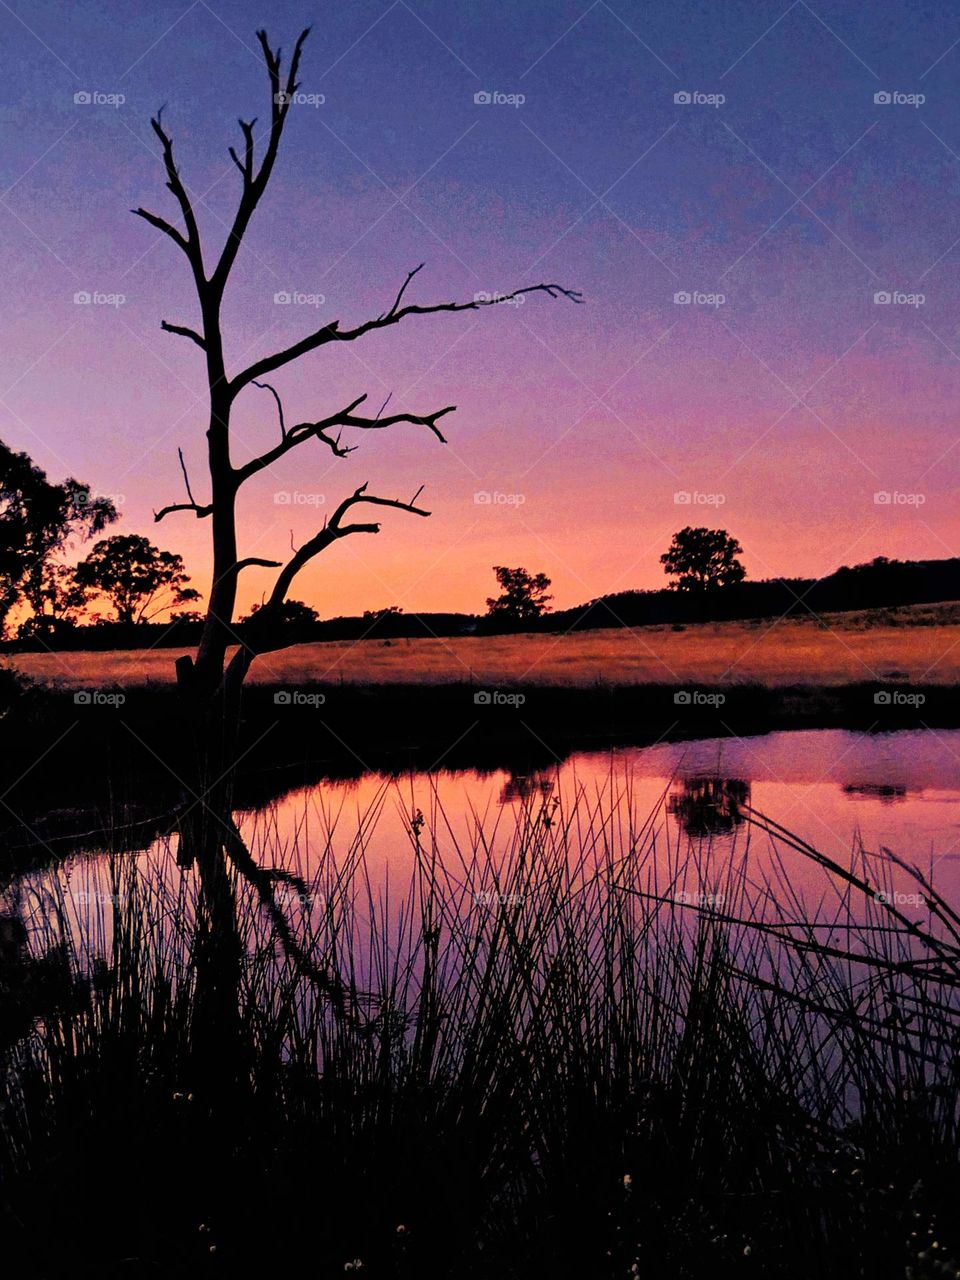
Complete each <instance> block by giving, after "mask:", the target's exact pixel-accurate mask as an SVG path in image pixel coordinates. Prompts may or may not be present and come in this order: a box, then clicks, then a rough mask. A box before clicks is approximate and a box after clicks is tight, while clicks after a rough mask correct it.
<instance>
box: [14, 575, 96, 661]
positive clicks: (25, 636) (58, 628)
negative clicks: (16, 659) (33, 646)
mask: <svg viewBox="0 0 960 1280" xmlns="http://www.w3.org/2000/svg"><path fill="white" fill-rule="evenodd" d="M31 595H32V599H31V601H30V604H31V607H32V609H33V612H32V613H31V615H30V617H29V618H25V619H24V621H23V622H21V624H20V626H19V627H18V628H17V636H18V637H19V639H21V640H33V639H43V640H46V641H47V642H48V643H54V642H55V641H56V640H57V639H58V638H59V637H60V636H62V635H63V634H64V633H65V632H69V631H72V630H73V628H74V627H75V626H76V625H77V622H78V621H79V620H80V615H81V614H82V612H83V608H84V605H85V604H86V600H87V593H86V590H85V589H84V588H83V587H81V586H80V585H79V584H78V583H77V580H76V571H75V570H74V569H73V568H71V567H70V565H66V564H60V563H57V562H54V563H47V564H45V565H44V566H43V570H42V572H41V574H40V582H39V585H38V586H37V587H36V588H35V589H34V590H33V591H32V593H31Z"/></svg>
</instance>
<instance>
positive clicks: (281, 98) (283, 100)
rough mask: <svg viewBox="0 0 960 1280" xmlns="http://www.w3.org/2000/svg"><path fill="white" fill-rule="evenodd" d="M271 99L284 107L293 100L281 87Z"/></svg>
mask: <svg viewBox="0 0 960 1280" xmlns="http://www.w3.org/2000/svg"><path fill="white" fill-rule="evenodd" d="M273 100H274V102H275V103H276V104H277V106H278V107H285V106H287V105H288V104H289V103H290V102H292V101H293V99H292V98H291V96H290V94H289V93H284V92H283V90H282V89H281V90H280V92H279V93H275V94H274V95H273Z"/></svg>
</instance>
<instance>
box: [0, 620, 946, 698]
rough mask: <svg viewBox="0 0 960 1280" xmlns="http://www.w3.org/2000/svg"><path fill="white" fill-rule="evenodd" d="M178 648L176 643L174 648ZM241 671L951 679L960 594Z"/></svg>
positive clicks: (364, 676) (305, 660)
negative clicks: (941, 600) (953, 600)
mask: <svg viewBox="0 0 960 1280" xmlns="http://www.w3.org/2000/svg"><path fill="white" fill-rule="evenodd" d="M180 652H181V651H180V650H172V649H149V650H129V651H116V652H107V653H96V652H93V653H91V652H64V653H23V654H17V655H16V656H15V657H11V659H10V661H11V662H12V663H15V665H16V667H17V669H18V670H21V671H23V672H24V673H25V674H26V675H28V676H31V677H33V678H34V679H36V680H40V681H45V682H48V683H52V684H60V685H62V686H64V687H65V688H72V689H84V688H87V689H88V688H91V687H106V686H111V685H122V686H131V685H141V684H149V683H160V684H169V683H172V682H173V679H174V662H175V660H176V658H177V657H178V656H179V654H180ZM183 652H186V650H184V651H183ZM250 679H251V680H252V681H254V682H257V681H260V682H265V683H268V684H277V685H281V686H282V685H298V684H306V683H310V682H330V683H336V682H339V681H341V680H342V681H347V682H351V683H358V684H402V683H451V682H461V683H464V682H470V681H472V682H474V683H476V684H479V685H481V686H483V685H494V686H496V685H497V684H498V683H503V684H556V685H567V686H581V687H583V686H589V685H592V684H595V683H597V682H598V681H599V682H605V683H609V684H646V683H667V684H669V683H673V684H681V685H697V684H706V685H717V684H740V683H747V682H750V683H757V684H761V685H765V686H767V687H778V686H786V685H791V684H804V683H806V684H815V685H821V686H822V685H843V684H851V683H857V682H862V681H870V680H880V681H884V680H890V681H901V682H904V683H918V684H943V685H949V684H956V683H958V682H960V605H957V604H948V605H910V606H904V607H903V608H897V609H875V610H865V611H863V612H860V613H838V614H827V615H825V616H824V618H823V619H819V618H814V617H808V618H805V619H799V618H784V619H781V620H770V619H762V620H755V621H750V622H718V623H702V624H699V625H692V626H687V627H679V626H675V627H643V628H624V629H621V630H601V631H577V632H573V633H571V634H570V635H551V634H532V633H531V634H523V635H496V636H483V637H449V638H444V637H437V638H434V639H415V640H403V639H397V640H391V641H387V642H385V641H383V640H373V639H368V640H360V641H356V640H353V641H344V642H340V643H335V642H322V643H313V644H299V645H294V646H292V647H291V648H289V649H282V650H279V651H277V652H273V653H268V654H264V655H261V656H260V657H259V658H258V659H257V661H256V662H255V663H254V665H253V668H252V670H251V674H250Z"/></svg>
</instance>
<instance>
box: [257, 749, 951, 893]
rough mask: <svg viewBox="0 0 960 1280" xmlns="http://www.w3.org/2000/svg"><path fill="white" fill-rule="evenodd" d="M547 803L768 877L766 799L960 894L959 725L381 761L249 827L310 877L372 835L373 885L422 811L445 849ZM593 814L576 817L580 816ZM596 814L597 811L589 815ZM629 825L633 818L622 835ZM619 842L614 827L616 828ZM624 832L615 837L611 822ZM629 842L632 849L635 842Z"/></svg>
mask: <svg viewBox="0 0 960 1280" xmlns="http://www.w3.org/2000/svg"><path fill="white" fill-rule="evenodd" d="M538 810H539V811H540V812H541V813H543V814H544V815H545V816H547V817H550V816H551V815H553V819H552V820H553V821H554V824H555V825H557V826H559V825H562V824H563V822H564V821H565V820H566V822H567V823H568V824H569V826H570V831H571V836H572V837H573V838H572V839H571V844H573V845H575V844H576V838H575V836H576V832H577V831H578V830H582V826H583V823H584V822H586V823H587V825H588V826H589V828H590V832H591V839H596V838H597V832H598V831H600V830H601V829H603V830H604V831H605V832H607V833H608V834H609V833H612V832H613V830H614V828H615V827H616V826H617V824H618V823H620V824H621V825H622V823H623V822H624V821H626V819H625V818H624V814H625V813H626V814H628V815H629V825H631V827H632V829H633V830H634V831H636V830H637V829H638V828H639V827H640V826H642V825H644V824H649V825H648V834H649V840H650V841H654V842H655V841H656V840H657V839H659V840H660V841H661V843H662V844H663V845H664V846H665V847H667V848H671V847H673V848H677V847H679V846H680V845H681V844H683V843H684V842H685V841H686V842H689V841H688V838H690V839H692V840H693V841H695V842H698V843H699V844H700V845H701V846H703V845H704V844H706V845H708V846H709V850H710V856H711V857H712V858H714V859H716V860H717V861H721V860H723V859H724V858H725V857H728V856H729V855H730V854H731V851H736V854H737V856H738V857H744V856H745V857H747V858H749V859H752V860H753V861H754V862H755V863H756V868H755V869H756V871H757V873H758V874H759V875H763V874H764V873H765V872H766V871H769V869H770V865H769V864H770V863H771V858H772V855H773V851H772V849H771V843H770V841H769V839H766V840H764V839H762V838H758V837H757V835H756V833H755V832H754V833H753V834H752V835H751V833H750V832H749V831H748V830H747V826H748V824H746V823H745V822H744V814H745V811H747V810H754V811H759V812H760V813H761V814H764V815H765V816H766V817H768V818H771V819H773V820H774V821H775V822H777V823H779V824H780V825H781V826H783V827H786V828H788V829H789V830H790V831H791V832H792V833H793V834H795V835H797V836H800V837H801V838H802V839H804V840H806V841H807V842H809V843H810V844H812V845H813V846H814V847H815V848H816V849H818V850H819V851H820V852H822V853H824V854H826V855H827V856H829V857H830V858H833V859H834V860H836V861H837V862H840V863H841V864H843V865H845V866H849V865H850V860H851V855H852V851H853V850H854V848H856V847H858V846H859V845H860V844H862V846H863V848H864V849H865V850H867V851H868V853H876V854H879V853H881V852H882V851H884V850H889V851H891V852H892V853H893V854H895V855H897V856H898V857H899V858H901V859H903V860H905V861H906V862H908V863H910V864H913V865H916V866H919V867H920V868H921V870H922V871H923V872H924V874H926V875H928V876H932V878H933V881H934V883H935V885H936V887H937V888H938V889H939V890H940V892H942V893H944V894H945V895H946V896H947V897H949V898H950V899H951V900H952V901H954V902H956V901H960V730H947V731H940V730H930V729H923V730H910V731H903V732H898V733H890V734H883V735H880V734H868V733H861V732H852V731H845V730H823V731H799V732H782V733H771V734H765V735H762V736H757V737H751V738H725V739H709V740H701V741H688V742H681V743H663V744H660V745H657V746H647V747H631V748H619V749H615V750H608V751H602V752H583V753H578V754H574V755H572V756H571V757H570V758H568V759H567V760H565V761H563V762H560V763H558V764H557V765H556V766H555V767H553V768H550V769H545V770H542V771H539V772H536V773H531V774H523V775H519V774H517V773H511V772H509V771H507V770H498V771H493V772H484V773H480V772H476V771H463V772H456V773H451V772H444V771H442V770H441V771H438V772H435V773H432V774H427V773H414V774H408V775H405V776H403V777H393V778H390V777H385V776H384V775H377V774H367V775H365V776H364V777H362V778H360V779H359V780H357V781H353V782H349V783H344V782H325V783H321V784H319V785H317V786H313V787H309V788H304V789H302V790H299V791H293V792H290V793H288V794H287V795H285V796H284V797H282V798H281V799H280V800H278V801H276V802H275V803H274V805H273V806H271V808H270V810H269V815H267V814H266V813H264V812H260V813H258V814H253V813H251V814H247V815H245V817H244V819H243V823H242V826H243V829H244V832H245V834H246V835H247V837H248V839H249V840H250V843H251V847H252V848H253V849H254V851H255V852H256V853H258V855H259V856H264V853H265V851H266V849H268V848H272V849H273V850H276V849H277V847H278V845H279V846H282V848H283V850H284V853H285V855H286V856H287V857H292V859H293V860H294V861H295V862H296V864H297V866H298V868H299V869H300V871H301V872H302V873H303V874H304V875H305V876H306V878H308V879H309V878H310V873H311V870H312V867H313V865H314V864H315V861H316V858H317V856H319V851H320V850H322V849H326V848H328V847H335V846H336V845H337V844H338V843H340V842H341V841H347V840H356V839H357V833H358V832H362V833H363V834H362V840H361V843H362V848H363V855H364V858H365V860H366V863H367V866H368V868H369V870H370V873H371V877H372V880H373V881H374V883H376V884H379V885H383V884H386V883H387V882H388V880H390V879H395V878H397V877H399V879H400V881H402V880H403V879H404V878H405V876H406V874H407V873H408V871H409V868H410V866H411V865H412V858H411V838H410V826H411V820H412V819H413V818H414V817H415V815H416V814H417V813H418V812H419V813H421V814H422V815H423V819H424V828H423V829H424V833H425V835H424V839H425V840H426V841H427V842H428V843H430V842H432V844H433V845H434V847H435V848H436V850H437V852H438V855H439V856H440V857H441V858H443V857H444V856H445V851H446V854H447V856H452V851H453V850H457V851H459V852H458V856H459V855H461V854H462V853H463V850H464V849H465V848H466V849H470V848H475V847H476V845H477V838H478V832H481V831H482V833H483V839H484V842H485V843H486V844H487V846H488V847H489V848H491V849H495V848H496V846H497V843H498V841H499V842H500V844H503V843H504V842H506V841H508V839H509V832H510V831H511V829H515V827H516V822H517V820H518V817H519V816H520V815H522V814H523V813H524V812H528V811H533V812H534V813H535V812H537V811H538ZM575 811H579V814H578V815H577V816H571V815H574V814H575ZM584 815H586V816H584ZM620 834H621V837H622V830H621V832H620ZM602 838H603V839H607V835H604V836H603V837H602ZM610 841H611V843H613V844H616V840H615V839H614V838H613V836H612V834H610ZM622 851H623V849H621V852H622ZM775 861H776V863H777V875H779V876H782V875H784V874H786V876H787V877H788V879H789V880H790V881H791V883H792V885H793V887H794V888H800V889H804V890H809V891H813V892H818V891H819V881H820V880H821V879H822V874H821V873H819V872H818V873H816V874H814V873H812V872H811V869H810V868H809V866H808V865H807V864H806V863H805V861H804V860H803V859H802V858H797V857H795V856H794V858H793V859H792V861H788V862H787V864H786V866H785V868H784V864H783V862H782V860H781V859H780V858H779V857H778V858H777V859H775Z"/></svg>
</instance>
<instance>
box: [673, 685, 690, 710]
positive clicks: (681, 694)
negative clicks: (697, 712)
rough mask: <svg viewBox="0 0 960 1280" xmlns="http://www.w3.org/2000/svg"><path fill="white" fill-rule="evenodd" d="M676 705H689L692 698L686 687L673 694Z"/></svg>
mask: <svg viewBox="0 0 960 1280" xmlns="http://www.w3.org/2000/svg"><path fill="white" fill-rule="evenodd" d="M673 701H674V705H675V706H678V707H689V705H690V703H691V701H692V699H691V697H690V694H689V693H688V692H687V690H686V689H678V690H677V692H676V693H675V694H674V695H673Z"/></svg>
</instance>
